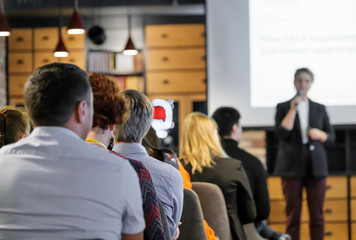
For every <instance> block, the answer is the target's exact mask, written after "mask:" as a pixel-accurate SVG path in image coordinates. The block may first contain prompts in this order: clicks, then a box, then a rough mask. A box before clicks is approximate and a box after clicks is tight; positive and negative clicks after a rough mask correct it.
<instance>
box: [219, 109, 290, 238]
mask: <svg viewBox="0 0 356 240" xmlns="http://www.w3.org/2000/svg"><path fill="white" fill-rule="evenodd" d="M240 117H241V115H240V113H239V112H238V111H237V110H236V109H234V108H231V107H221V108H219V109H217V110H216V111H215V112H214V114H213V119H214V120H215V121H216V123H217V124H218V129H219V131H218V132H219V135H220V137H221V145H222V147H223V149H224V150H225V152H226V153H227V154H228V155H229V156H230V157H233V158H235V159H238V160H240V161H241V162H242V165H243V166H244V168H245V170H246V174H247V177H248V179H249V182H250V186H251V191H252V195H253V199H254V200H255V205H256V213H257V215H256V219H255V225H256V229H257V230H258V232H259V233H260V235H261V236H262V237H264V238H267V239H269V240H278V239H290V236H288V235H286V234H282V233H279V232H274V231H273V230H271V229H270V228H269V226H268V225H267V223H266V220H267V219H268V216H269V213H270V202H269V195H268V188H267V171H266V170H265V168H264V167H263V165H262V163H261V161H260V160H258V159H257V158H256V157H255V156H253V155H251V154H250V153H248V152H246V151H244V150H243V149H241V148H239V146H238V144H239V141H240V140H241V137H242V127H241V124H240V123H239V121H240Z"/></svg>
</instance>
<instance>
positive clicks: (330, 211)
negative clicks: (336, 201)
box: [325, 208, 333, 213]
mask: <svg viewBox="0 0 356 240" xmlns="http://www.w3.org/2000/svg"><path fill="white" fill-rule="evenodd" d="M332 212H333V210H332V209H330V208H327V209H325V213H332Z"/></svg>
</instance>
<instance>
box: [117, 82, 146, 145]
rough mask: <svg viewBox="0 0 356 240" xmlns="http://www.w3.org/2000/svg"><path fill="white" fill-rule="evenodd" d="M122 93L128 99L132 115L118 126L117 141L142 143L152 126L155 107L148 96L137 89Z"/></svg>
mask: <svg viewBox="0 0 356 240" xmlns="http://www.w3.org/2000/svg"><path fill="white" fill-rule="evenodd" d="M122 94H123V95H124V97H125V99H126V103H127V106H128V109H129V111H130V116H129V118H128V119H127V121H126V122H125V123H123V124H121V125H117V126H116V128H115V131H114V137H115V141H116V142H124V143H141V142H142V139H143V137H144V136H145V135H146V133H147V131H148V129H149V128H150V126H151V122H152V117H153V107H152V105H151V103H150V101H149V100H148V98H147V97H146V96H145V95H144V94H143V93H140V92H138V91H136V90H131V89H129V90H125V91H123V92H122Z"/></svg>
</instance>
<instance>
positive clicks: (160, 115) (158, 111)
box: [153, 106, 166, 121]
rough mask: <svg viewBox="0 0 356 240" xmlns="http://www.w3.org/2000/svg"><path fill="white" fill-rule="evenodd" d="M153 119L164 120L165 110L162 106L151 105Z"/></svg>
mask: <svg viewBox="0 0 356 240" xmlns="http://www.w3.org/2000/svg"><path fill="white" fill-rule="evenodd" d="M153 119H161V120H163V121H165V120H166V110H164V108H163V107H160V106H155V107H153Z"/></svg>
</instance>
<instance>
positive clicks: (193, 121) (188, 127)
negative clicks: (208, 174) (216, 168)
mask: <svg viewBox="0 0 356 240" xmlns="http://www.w3.org/2000/svg"><path fill="white" fill-rule="evenodd" d="M179 155H180V158H182V159H184V162H185V163H186V164H188V163H190V164H191V166H192V172H193V173H194V172H195V170H197V171H198V172H201V171H202V170H203V167H211V166H212V164H213V160H212V157H214V156H218V157H224V156H225V153H224V151H223V150H222V148H221V145H220V141H219V137H218V135H217V126H216V123H215V122H214V121H213V120H212V119H210V118H209V117H208V116H206V115H205V114H202V113H195V112H194V113H191V114H189V115H188V116H187V117H186V118H185V119H184V122H183V126H182V137H181V141H180V146H179Z"/></svg>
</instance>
